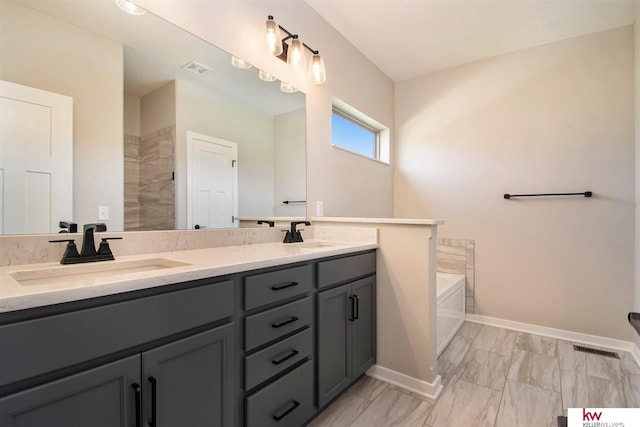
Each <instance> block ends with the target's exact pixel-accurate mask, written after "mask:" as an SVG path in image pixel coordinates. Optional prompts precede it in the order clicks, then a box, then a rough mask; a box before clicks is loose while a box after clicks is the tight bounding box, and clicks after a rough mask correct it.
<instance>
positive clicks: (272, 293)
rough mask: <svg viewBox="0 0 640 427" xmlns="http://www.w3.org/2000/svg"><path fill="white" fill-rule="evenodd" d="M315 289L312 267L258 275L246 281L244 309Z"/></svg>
mask: <svg viewBox="0 0 640 427" xmlns="http://www.w3.org/2000/svg"><path fill="white" fill-rule="evenodd" d="M312 287H313V268H312V266H311V265H302V266H300V267H294V268H287V269H286V270H279V271H272V272H270V273H263V274H256V275H255V276H249V277H246V278H245V279H244V308H245V310H251V309H254V308H257V307H261V306H263V305H267V304H271V303H273V302H277V301H281V300H283V299H285V298H289V297H292V296H296V295H300V294H302V293H305V292H309V291H310V290H311V288H312Z"/></svg>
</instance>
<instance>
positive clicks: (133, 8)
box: [116, 0, 147, 15]
mask: <svg viewBox="0 0 640 427" xmlns="http://www.w3.org/2000/svg"><path fill="white" fill-rule="evenodd" d="M116 4H117V5H118V7H119V8H120V9H122V10H123V11H124V12H126V13H128V14H129V15H144V14H145V13H147V11H146V10H144V9H143V8H141V7H140V6H138V5H136V4H135V3H134V2H132V1H129V0H116Z"/></svg>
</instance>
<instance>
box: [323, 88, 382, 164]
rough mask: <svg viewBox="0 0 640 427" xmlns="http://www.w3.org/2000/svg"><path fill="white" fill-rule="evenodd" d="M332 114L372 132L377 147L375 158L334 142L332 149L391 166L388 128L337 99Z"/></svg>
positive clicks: (334, 101) (375, 148)
mask: <svg viewBox="0 0 640 427" xmlns="http://www.w3.org/2000/svg"><path fill="white" fill-rule="evenodd" d="M331 114H332V117H333V114H335V115H337V116H340V117H342V118H343V119H345V120H347V121H349V122H351V123H353V124H355V125H357V126H360V127H361V128H363V129H366V130H368V131H370V132H372V133H373V134H374V135H375V147H374V151H375V153H374V156H375V157H370V156H367V155H365V154H361V153H358V152H355V151H353V150H349V149H348V148H346V147H343V146H341V145H337V144H334V143H333V141H332V142H331V146H332V147H335V148H338V149H340V150H344V151H347V152H349V153H352V154H355V155H357V156H360V157H363V158H365V159H369V160H373V161H376V162H380V163H384V164H386V165H389V164H390V141H389V134H390V131H389V128H388V127H386V126H384V125H382V124H381V123H379V122H377V121H376V120H373V119H372V118H370V117H369V116H367V115H365V114H363V113H361V112H360V111H358V110H356V109H355V108H353V107H351V106H350V105H348V104H346V103H344V102H342V101H340V100H338V99H335V98H334V100H333V106H332V111H331Z"/></svg>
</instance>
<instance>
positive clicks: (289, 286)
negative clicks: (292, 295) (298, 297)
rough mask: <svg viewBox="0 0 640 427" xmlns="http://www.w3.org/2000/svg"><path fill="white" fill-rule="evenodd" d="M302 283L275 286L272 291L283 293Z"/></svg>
mask: <svg viewBox="0 0 640 427" xmlns="http://www.w3.org/2000/svg"><path fill="white" fill-rule="evenodd" d="M299 284H300V283H298V282H289V283H281V284H279V285H273V286H272V287H271V290H273V291H281V290H283V289H287V288H292V287H294V286H298V285H299Z"/></svg>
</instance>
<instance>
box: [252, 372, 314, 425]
mask: <svg viewBox="0 0 640 427" xmlns="http://www.w3.org/2000/svg"><path fill="white" fill-rule="evenodd" d="M313 389H314V386H313V361H311V360H310V361H308V362H306V363H305V364H304V365H302V366H300V367H299V368H297V369H295V370H294V371H292V372H291V373H290V374H288V375H286V376H284V377H282V378H280V379H279V380H278V381H276V382H274V383H273V384H270V385H268V386H267V387H265V388H263V389H261V390H260V391H258V392H257V393H254V394H253V395H251V396H250V397H248V398H247V426H248V427H271V426H273V427H275V426H280V427H281V426H287V427H298V426H301V425H303V424H304V422H305V421H306V420H307V419H309V417H311V415H312V414H313Z"/></svg>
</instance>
